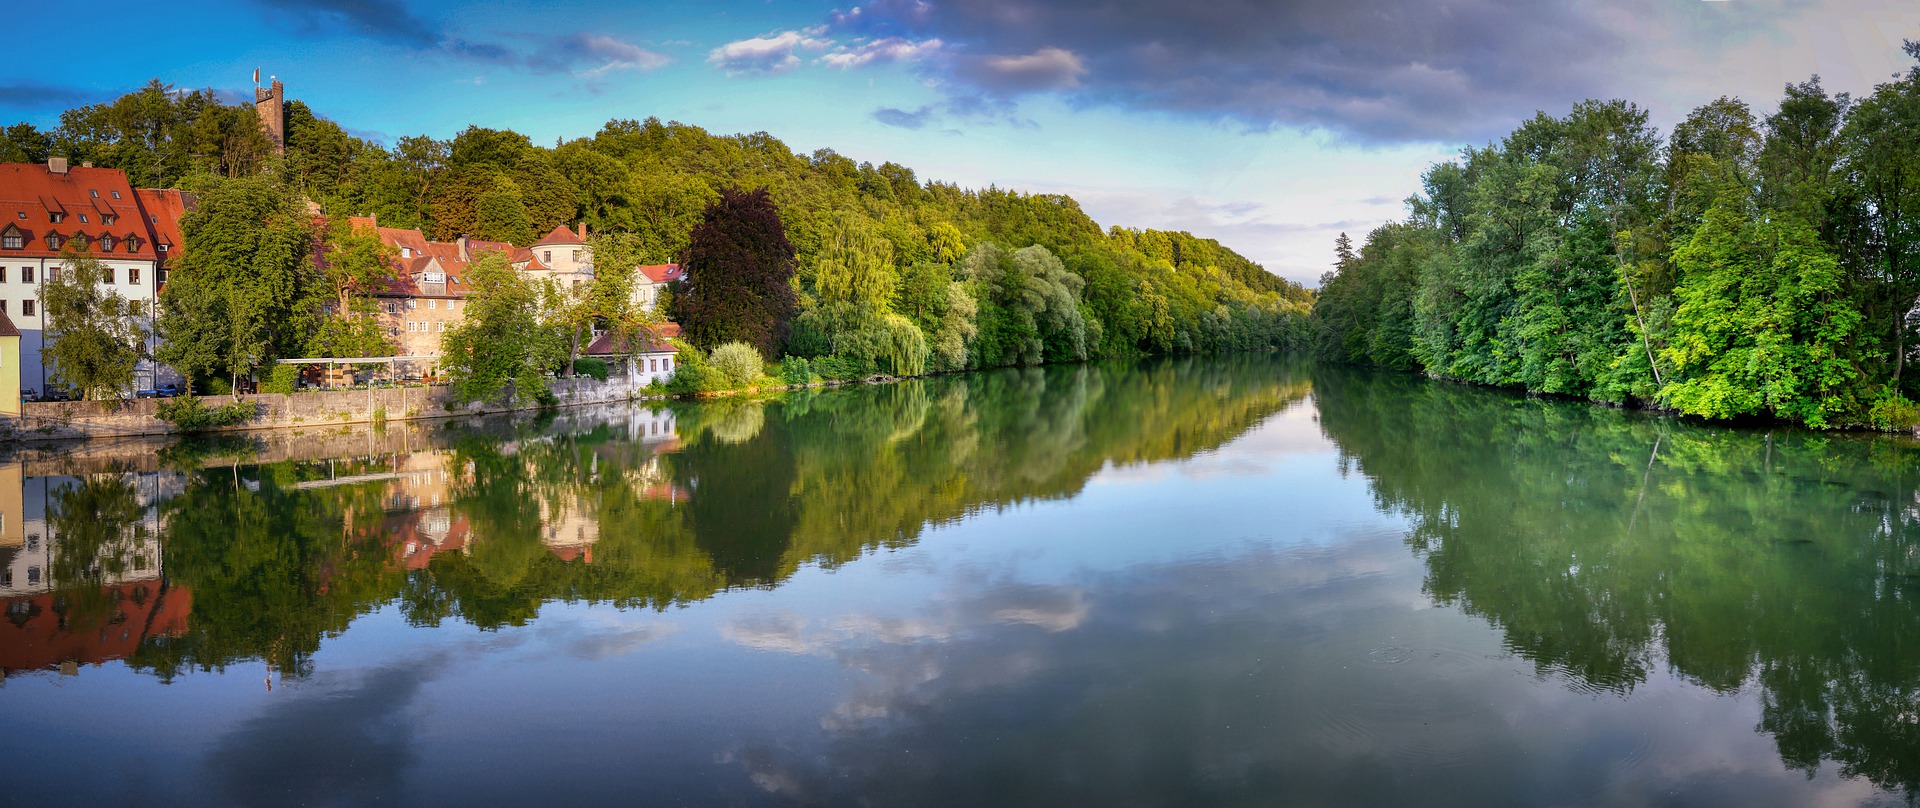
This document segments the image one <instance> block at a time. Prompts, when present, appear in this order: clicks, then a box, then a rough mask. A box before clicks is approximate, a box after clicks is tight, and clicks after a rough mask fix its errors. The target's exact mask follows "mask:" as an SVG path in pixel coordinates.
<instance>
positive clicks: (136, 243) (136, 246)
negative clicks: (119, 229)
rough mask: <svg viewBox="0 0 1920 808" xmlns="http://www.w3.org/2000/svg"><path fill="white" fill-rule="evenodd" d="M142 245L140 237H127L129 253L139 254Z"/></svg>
mask: <svg viewBox="0 0 1920 808" xmlns="http://www.w3.org/2000/svg"><path fill="white" fill-rule="evenodd" d="M140 243H141V242H140V237H139V236H127V252H130V253H136V252H139V251H140Z"/></svg>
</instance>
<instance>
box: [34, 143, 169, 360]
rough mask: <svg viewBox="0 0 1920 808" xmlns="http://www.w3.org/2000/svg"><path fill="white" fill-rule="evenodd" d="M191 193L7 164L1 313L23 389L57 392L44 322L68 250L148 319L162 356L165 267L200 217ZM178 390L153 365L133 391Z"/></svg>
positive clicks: (84, 172) (63, 168)
mask: <svg viewBox="0 0 1920 808" xmlns="http://www.w3.org/2000/svg"><path fill="white" fill-rule="evenodd" d="M193 206H194V200H193V196H192V195H191V194H183V193H181V192H179V191H152V190H145V189H140V190H136V189H135V188H133V186H131V185H129V184H128V181H127V175H126V173H125V172H123V171H120V170H118V169H110V168H94V167H92V166H89V165H80V166H69V165H67V161H66V160H65V159H63V158H58V157H56V158H52V159H49V160H48V161H47V162H45V163H0V312H3V313H5V314H6V315H7V317H8V318H9V319H11V320H12V321H13V324H14V326H15V327H16V329H17V330H18V331H19V332H20V338H19V343H20V347H19V350H20V360H19V362H18V363H17V364H15V365H14V366H13V368H10V369H0V372H3V373H5V374H7V375H13V374H14V373H15V371H16V370H17V373H18V378H19V385H20V387H22V388H26V389H32V390H35V391H37V392H45V391H46V390H48V389H49V387H55V386H58V385H57V384H55V383H54V381H53V377H54V375H55V373H54V371H55V370H56V369H55V368H51V367H49V366H48V364H47V361H46V360H45V358H44V354H43V351H44V349H45V347H46V336H47V334H46V330H47V325H48V323H47V319H46V314H45V310H44V307H43V306H42V305H41V304H42V300H43V295H42V294H41V289H42V287H43V286H44V285H45V284H46V282H47V281H48V280H49V279H50V278H51V277H53V276H54V275H56V274H57V273H58V272H59V271H60V269H61V267H62V265H63V263H64V261H65V260H66V255H67V251H69V250H72V251H74V252H76V253H78V254H80V255H85V256H88V257H91V258H95V259H98V260H99V261H100V263H101V265H102V266H104V267H106V269H107V273H108V277H107V280H106V283H107V284H109V285H110V286H111V287H112V290H113V291H114V292H115V293H117V294H119V295H120V296H121V297H123V298H126V299H127V300H129V301H131V302H133V303H134V305H135V307H136V310H137V311H139V312H141V314H140V317H141V319H142V321H143V322H142V323H141V324H142V325H143V326H144V327H145V328H146V330H147V333H148V334H149V336H148V345H147V347H148V352H149V353H152V352H153V351H154V350H156V349H158V348H159V337H158V336H157V335H155V334H154V328H153V326H154V319H155V317H156V314H157V312H156V307H155V304H156V302H157V301H158V299H159V294H160V288H161V284H162V283H163V282H164V275H165V271H166V265H167V260H168V258H169V257H171V256H172V255H173V254H174V253H175V252H177V250H178V248H179V235H178V234H179V219H180V216H181V215H184V214H185V213H186V212H187V211H190V210H192V209H193ZM177 381H179V376H178V374H175V373H173V372H172V371H171V370H170V369H168V368H165V367H164V366H161V365H158V364H157V363H155V362H153V361H151V360H143V361H142V362H141V363H140V364H139V366H138V367H137V368H136V369H135V372H134V385H135V387H154V386H157V385H160V384H164V383H169V382H177Z"/></svg>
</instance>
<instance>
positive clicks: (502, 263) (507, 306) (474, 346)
mask: <svg viewBox="0 0 1920 808" xmlns="http://www.w3.org/2000/svg"><path fill="white" fill-rule="evenodd" d="M467 284H468V288H469V289H471V290H472V291H471V292H469V293H468V296H467V301H466V311H465V316H464V317H462V319H461V321H460V324H459V325H458V326H455V327H454V328H453V330H451V331H448V332H447V335H446V336H445V337H444V338H442V339H441V341H440V346H441V350H442V355H441V358H440V367H441V369H442V370H444V371H445V372H446V374H447V375H448V377H450V378H451V379H452V380H453V393H454V396H455V397H456V398H457V399H459V400H460V401H462V402H471V401H495V400H499V399H500V398H502V396H503V394H504V397H505V398H507V399H509V400H511V401H512V402H514V403H515V404H519V405H526V404H531V403H533V402H536V401H539V400H540V399H542V398H544V397H545V396H546V395H547V380H546V370H547V369H548V368H550V367H553V366H554V364H555V363H557V362H559V360H560V356H561V352H560V350H559V345H558V341H557V340H556V339H554V337H553V332H552V331H550V330H548V329H543V328H541V327H540V298H539V292H538V290H536V289H534V288H533V284H532V283H530V282H529V281H527V279H525V278H523V277H521V276H520V273H518V272H515V271H514V270H513V267H512V266H511V265H509V264H508V263H507V259H506V256H504V255H501V254H500V253H498V252H488V253H484V254H482V255H481V256H480V257H479V258H477V259H475V260H474V262H473V266H472V268H471V269H468V270H467Z"/></svg>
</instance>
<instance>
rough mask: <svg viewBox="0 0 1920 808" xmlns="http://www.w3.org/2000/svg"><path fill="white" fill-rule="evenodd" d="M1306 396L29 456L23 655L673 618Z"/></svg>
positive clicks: (1136, 392)
mask: <svg viewBox="0 0 1920 808" xmlns="http://www.w3.org/2000/svg"><path fill="white" fill-rule="evenodd" d="M1306 390H1307V388H1306V383H1305V381H1304V379H1302V378H1300V377H1298V376H1297V375H1276V374H1275V373H1274V372H1273V371H1272V368H1271V367H1270V366H1269V365H1268V364H1267V363H1265V362H1264V361H1255V360H1243V361H1241V362H1237V363H1236V362H1226V363H1220V362H1197V361H1187V362H1168V363H1158V364H1154V365H1152V366H1150V367H1148V368H1146V369H1136V368H1133V367H1130V366H1125V365H1110V366H1074V367H1058V368H1047V369H1028V370H1020V371H1009V372H1005V373H991V374H977V375H969V376H963V377H951V378H944V379H932V380H921V381H912V382H906V383H902V384H895V385H887V386H881V387H871V388H858V389H851V390H843V391H836V392H833V393H826V394H808V395H797V396H792V397H789V398H786V399H783V400H778V401H771V402H768V401H720V402H713V403H708V404H698V405H674V406H672V407H660V408H652V409H649V408H639V409H634V410H628V409H624V408H621V409H614V410H603V411H573V412H569V413H566V414H564V415H562V416H561V417H559V418H557V419H549V420H547V421H545V422H544V423H531V424H529V423H492V424H486V425H482V426H478V427H474V426H466V425H462V426H455V427H451V428H446V429H441V430H437V431H433V432H431V433H429V434H413V433H407V434H403V435H399V436H397V437H396V436H378V437H376V436H371V435H369V436H367V437H366V441H367V442H368V445H367V447H366V449H365V450H364V451H359V452H358V453H356V454H354V455H351V456H339V455H341V451H340V446H341V445H342V444H345V445H352V441H354V440H358V438H354V437H341V438H339V439H337V440H334V441H332V442H331V443H329V442H328V441H310V440H298V439H284V438H281V439H273V440H269V441H267V442H263V443H260V444H258V445H254V444H238V445H236V444H234V443H232V442H231V441H229V442H227V443H222V444H210V445H203V444H183V445H176V446H173V447H169V448H168V449H167V450H166V451H163V452H161V453H158V455H157V456H155V455H146V456H144V457H139V458H134V459H132V460H128V459H121V460H115V461H111V462H110V463H108V464H106V465H108V466H110V467H118V466H125V465H127V464H128V463H129V462H131V463H132V464H133V465H138V464H139V463H142V462H144V463H146V464H147V465H156V464H162V463H164V464H165V466H166V467H163V468H155V469H153V470H148V471H128V472H120V471H113V470H104V471H96V472H91V473H85V474H81V475H79V476H58V475H42V474H35V475H32V476H27V475H26V473H25V472H26V469H25V467H24V466H23V465H22V464H18V463H16V464H13V465H11V466H8V467H6V471H5V472H4V473H7V474H11V475H12V476H11V478H10V479H0V491H17V492H19V499H17V500H11V501H6V502H0V507H6V508H7V512H6V514H5V516H4V518H5V519H6V520H7V525H9V526H13V527H14V531H13V532H7V533H5V534H4V535H5V537H6V538H5V539H4V542H5V544H0V546H4V547H7V548H10V549H11V550H12V557H10V558H9V559H8V563H7V565H6V570H7V572H6V573H5V575H6V576H7V578H6V579H5V581H4V584H5V587H7V588H6V589H5V590H4V594H5V596H6V598H7V599H6V603H7V609H8V613H9V615H10V616H11V617H13V618H14V619H13V620H12V630H13V631H15V632H18V633H17V634H16V635H15V636H14V637H10V638H7V639H6V640H5V641H4V646H3V647H4V648H6V649H7V653H8V654H10V655H13V656H10V657H9V658H8V659H7V662H6V669H7V670H8V671H18V670H23V669H47V668H59V667H61V666H63V665H64V666H65V667H66V668H67V669H68V670H70V671H71V670H73V669H75V668H76V666H77V665H79V664H98V663H100V662H103V661H107V660H111V659H126V660H127V661H128V662H129V663H130V664H131V665H132V666H133V667H134V668H136V669H138V670H143V671H148V672H151V673H152V674H154V675H156V676H158V677H160V678H161V679H163V680H172V679H173V678H175V677H177V676H178V675H179V674H180V673H181V672H183V671H186V670H191V669H200V670H219V669H224V668H225V667H227V666H230V665H233V664H236V663H239V662H243V661H253V660H259V661H264V662H266V663H267V664H268V666H269V667H270V668H271V669H272V670H274V671H275V672H277V673H278V674H280V675H290V676H304V675H307V674H309V673H310V672H311V671H310V668H309V660H310V659H311V658H312V656H313V655H314V653H315V652H316V651H318V650H319V648H320V646H321V645H322V643H323V642H324V640H325V638H327V637H329V636H332V635H335V634H338V633H340V632H342V631H344V630H345V629H346V628H347V626H348V625H349V624H350V623H351V622H352V621H353V620H354V619H355V618H357V617H359V616H360V615H363V614H366V613H368V612H370V611H372V610H375V609H378V608H381V607H383V606H385V605H387V604H395V605H397V606H398V608H399V609H400V611H401V612H402V613H403V614H404V615H405V617H406V619H407V620H408V621H409V622H410V623H412V624H414V625H418V626H434V625H439V624H440V623H442V622H443V621H446V620H450V619H451V620H458V621H461V622H464V623H468V624H472V625H475V626H478V627H481V628H489V629H491V628H499V627H503V626H519V625H525V624H526V623H527V622H529V621H530V620H532V619H533V618H534V617H535V616H536V615H538V614H539V612H540V610H541V607H542V605H543V604H547V603H551V602H568V603H572V602H587V603H607V604H611V605H614V606H617V607H622V608H650V609H664V608H667V607H669V606H673V605H677V604H685V603H689V602H694V601H698V600H701V599H704V598H708V597H711V596H712V595H714V594H715V593H716V592H719V591H722V590H725V589H729V588H756V587H771V586H775V585H777V584H779V583H780V582H781V581H783V580H785V579H786V578H788V577H789V576H791V575H792V574H793V573H794V572H795V571H796V570H797V569H799V568H800V567H801V566H802V565H804V564H809V563H817V564H822V565H826V566H834V565H838V564H841V563H845V562H847V561H849V560H852V559H855V558H858V557H859V556H860V555H862V554H863V553H865V552H868V551H869V550H872V549H874V548H876V547H901V546H906V545H910V544H911V543H912V542H914V541H915V539H916V538H917V537H918V536H919V535H920V533H921V531H922V530H923V529H925V527H927V526H929V525H934V524H939V523H942V522H945V521H948V520H952V519H955V518H959V517H961V516H963V515H965V514H967V513H970V512H973V511H976V510H978V509H982V508H995V507H1003V506H1007V505H1010V504H1014V503H1018V502H1022V501H1028V500H1033V499H1047V498H1059V497H1065V496H1070V495H1072V494H1073V493H1075V492H1076V491H1078V490H1079V489H1080V487H1081V486H1082V485H1084V483H1085V481H1086V480H1087V478H1088V477H1089V476H1090V475H1092V474H1093V473H1094V472H1095V471H1097V470H1098V469H1100V468H1101V467H1102V466H1103V465H1106V464H1109V463H1115V464H1127V463H1137V462H1143V461H1150V460H1158V459H1165V458H1173V457H1181V456H1186V455H1189V454H1192V453H1193V452H1196V451H1203V450H1205V449H1208V448H1210V447H1213V446H1218V445H1219V444H1221V443H1222V442H1224V441H1226V440H1228V439H1230V438H1232V437H1234V436H1235V435H1237V434H1239V433H1240V432H1241V431H1243V430H1245V429H1246V428H1248V427H1250V426H1251V425H1253V424H1255V423H1257V422H1259V421H1260V420H1262V419H1263V418H1265V417H1267V416H1269V415H1271V414H1272V413H1274V412H1277V411H1280V410H1281V409H1283V408H1285V407H1287V406H1289V405H1291V404H1293V403H1295V402H1298V401H1300V400H1301V399H1302V398H1303V397H1304V395H1305V394H1306ZM276 441H277V442H276ZM262 455H272V456H273V457H272V458H264V457H262ZM248 460H252V461H253V462H248ZM262 460H270V462H261V461H262ZM116 464H118V466H116ZM42 465H46V464H42ZM69 465H71V464H69ZM96 465H98V464H96ZM22 526H24V527H22ZM163 568H164V570H165V575H164V576H163V575H162V569H163ZM36 598H38V599H36ZM163 601H164V602H166V603H167V604H168V605H167V610H166V611H164V612H162V611H156V609H157V608H158V604H160V603H162V602H163ZM43 612H45V613H48V616H47V617H45V618H44V619H42V618H41V617H40V614H41V613H43ZM110 629H111V630H110ZM96 636H97V637H98V638H99V639H98V641H97V642H95V641H93V640H89V641H88V642H90V643H91V644H89V645H86V647H85V648H84V649H82V648H79V646H78V645H76V643H80V640H79V639H77V638H80V637H87V638H94V637H96ZM109 637H112V638H116V639H114V640H113V641H112V642H108V641H107V638H109ZM63 643H64V644H63ZM14 656H17V659H15V658H13V657H14Z"/></svg>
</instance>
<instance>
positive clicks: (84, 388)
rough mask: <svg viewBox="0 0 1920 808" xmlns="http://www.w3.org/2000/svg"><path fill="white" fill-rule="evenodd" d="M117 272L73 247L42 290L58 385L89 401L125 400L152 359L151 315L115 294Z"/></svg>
mask: <svg viewBox="0 0 1920 808" xmlns="http://www.w3.org/2000/svg"><path fill="white" fill-rule="evenodd" d="M112 272H113V270H111V269H110V268H108V267H107V265H105V264H103V263H101V262H100V259H98V258H95V257H93V256H91V255H88V254H86V253H83V252H80V251H79V250H78V249H76V248H75V247H74V246H73V244H71V243H69V245H68V247H67V249H66V250H64V251H63V254H62V256H61V261H60V268H59V271H57V272H53V273H50V274H51V276H52V277H49V278H47V280H46V283H44V284H42V285H41V287H40V300H41V305H43V306H45V307H46V317H47V345H46V348H45V354H46V358H47V360H48V362H49V364H50V365H51V367H52V371H53V374H52V375H53V380H54V383H56V384H59V385H61V386H63V387H67V388H71V389H73V390H76V391H79V393H80V394H81V395H82V396H84V397H86V398H90V399H109V398H124V397H126V396H128V395H130V394H131V393H132V391H133V372H134V369H135V368H136V367H137V366H138V365H139V362H140V360H142V359H145V358H146V356H147V327H146V324H145V322H144V320H145V317H146V311H145V310H144V307H142V306H141V305H140V303H139V302H138V301H132V300H127V299H126V298H123V297H121V296H120V293H119V292H117V291H115V286H114V278H113V275H112Z"/></svg>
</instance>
